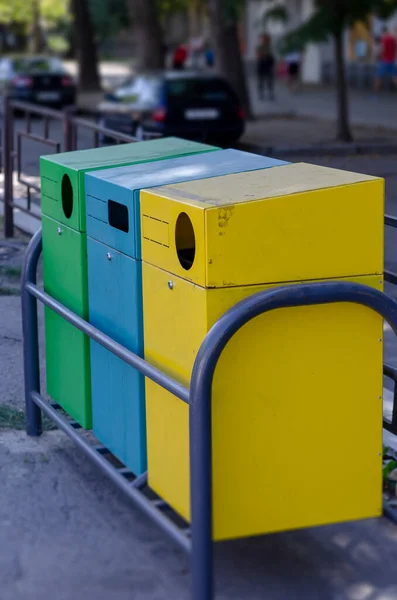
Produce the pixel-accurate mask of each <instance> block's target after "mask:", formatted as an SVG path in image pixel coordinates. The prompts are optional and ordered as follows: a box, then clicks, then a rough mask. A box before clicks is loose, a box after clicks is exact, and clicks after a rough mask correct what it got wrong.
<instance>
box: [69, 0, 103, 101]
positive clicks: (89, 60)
mask: <svg viewBox="0 0 397 600" xmlns="http://www.w3.org/2000/svg"><path fill="white" fill-rule="evenodd" d="M71 12H72V16H73V20H74V30H75V36H74V40H75V44H76V56H77V59H78V62H79V88H80V90H82V91H84V92H96V91H99V90H100V89H101V84H100V77H99V67H98V51H97V46H96V40H95V32H94V28H93V25H92V21H91V15H90V11H89V7H88V2H87V0H71Z"/></svg>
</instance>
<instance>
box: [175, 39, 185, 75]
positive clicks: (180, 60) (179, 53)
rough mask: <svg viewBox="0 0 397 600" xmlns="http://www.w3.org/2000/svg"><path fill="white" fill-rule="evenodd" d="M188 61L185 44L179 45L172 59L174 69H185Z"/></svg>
mask: <svg viewBox="0 0 397 600" xmlns="http://www.w3.org/2000/svg"><path fill="white" fill-rule="evenodd" d="M186 59H187V50H186V46H185V44H179V46H178V47H177V48H176V50H175V52H174V55H173V57H172V68H173V69H183V68H184V67H185V62H186Z"/></svg>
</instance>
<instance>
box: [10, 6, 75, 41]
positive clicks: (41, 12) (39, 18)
mask: <svg viewBox="0 0 397 600" xmlns="http://www.w3.org/2000/svg"><path fill="white" fill-rule="evenodd" d="M67 13H68V0H13V1H12V2H11V1H10V0H0V23H1V24H4V25H6V26H7V27H8V29H9V31H10V32H12V33H17V34H18V38H22V37H24V36H25V35H26V36H29V51H30V52H33V53H37V52H42V51H43V50H45V47H46V39H45V35H44V31H43V26H45V27H51V26H53V25H55V24H57V23H58V22H60V21H63V20H67Z"/></svg>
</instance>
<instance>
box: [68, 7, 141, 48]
mask: <svg viewBox="0 0 397 600" xmlns="http://www.w3.org/2000/svg"><path fill="white" fill-rule="evenodd" d="M58 1H60V0H58ZM88 7H89V10H90V14H91V19H92V24H93V26H94V29H95V33H96V35H97V38H98V40H99V41H100V42H104V41H107V40H109V39H111V38H113V37H114V36H116V35H117V34H118V32H119V31H120V30H121V29H127V28H128V27H130V26H131V19H130V17H129V14H128V10H127V3H126V0H89V2H88Z"/></svg>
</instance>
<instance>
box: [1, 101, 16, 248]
mask: <svg viewBox="0 0 397 600" xmlns="http://www.w3.org/2000/svg"><path fill="white" fill-rule="evenodd" d="M3 110H4V113H3V164H4V236H5V237H6V238H8V237H13V236H14V209H13V206H12V204H13V171H14V156H13V146H14V144H13V135H14V127H13V108H12V103H11V99H10V98H9V97H8V96H4V101H3Z"/></svg>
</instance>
